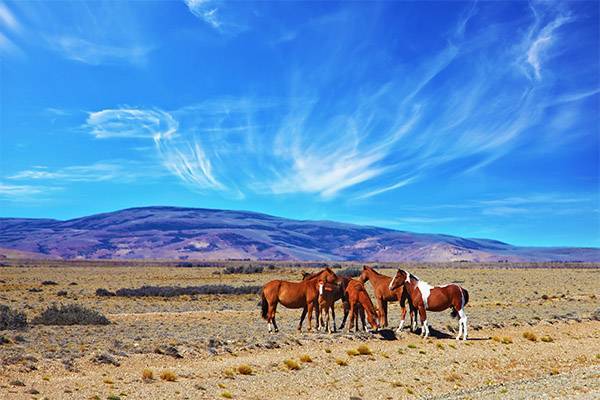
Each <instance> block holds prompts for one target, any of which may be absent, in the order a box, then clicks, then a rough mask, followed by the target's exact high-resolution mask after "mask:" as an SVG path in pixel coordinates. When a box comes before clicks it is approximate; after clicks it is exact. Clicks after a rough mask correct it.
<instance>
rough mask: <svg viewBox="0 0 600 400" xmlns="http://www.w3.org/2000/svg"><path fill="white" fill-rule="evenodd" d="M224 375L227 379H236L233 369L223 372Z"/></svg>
mask: <svg viewBox="0 0 600 400" xmlns="http://www.w3.org/2000/svg"><path fill="white" fill-rule="evenodd" d="M223 375H225V377H226V378H231V379H233V378H234V377H235V371H234V370H233V368H227V369H226V370H224V371H223Z"/></svg>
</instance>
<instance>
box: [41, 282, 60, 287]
mask: <svg viewBox="0 0 600 400" xmlns="http://www.w3.org/2000/svg"><path fill="white" fill-rule="evenodd" d="M42 285H43V286H55V285H58V283H56V282H54V281H42Z"/></svg>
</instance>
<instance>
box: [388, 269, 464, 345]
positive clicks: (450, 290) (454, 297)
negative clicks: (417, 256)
mask: <svg viewBox="0 0 600 400" xmlns="http://www.w3.org/2000/svg"><path fill="white" fill-rule="evenodd" d="M401 286H404V289H405V291H406V292H407V293H408V295H409V296H410V298H411V300H412V303H413V305H414V306H415V307H416V308H417V310H418V311H419V318H421V324H422V325H421V326H422V334H423V337H425V338H426V337H427V336H429V326H428V325H427V313H426V311H425V310H430V311H444V310H446V309H448V308H452V309H453V313H452V314H453V316H454V315H456V314H458V316H459V318H460V319H459V321H458V336H456V340H458V339H460V336H461V335H462V337H463V340H467V314H465V310H464V307H465V306H466V305H467V303H468V302H469V292H467V290H466V289H463V288H462V287H460V286H458V285H456V284H453V283H451V284H449V285H444V286H431V285H429V284H428V283H427V282H425V281H422V280H420V279H419V278H417V277H416V276H414V275H412V274H410V273H408V272H406V271H404V270H402V269H399V270H398V272H397V273H396V276H394V279H392V281H391V282H390V290H394V289H396V288H399V287H401ZM463 328H464V331H463Z"/></svg>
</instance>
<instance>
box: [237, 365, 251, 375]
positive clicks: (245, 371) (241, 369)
mask: <svg viewBox="0 0 600 400" xmlns="http://www.w3.org/2000/svg"><path fill="white" fill-rule="evenodd" d="M237 371H238V373H240V374H241V375H252V373H253V372H254V371H253V370H252V367H251V366H249V365H248V364H242V365H240V366H238V368H237Z"/></svg>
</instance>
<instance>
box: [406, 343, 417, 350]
mask: <svg viewBox="0 0 600 400" xmlns="http://www.w3.org/2000/svg"><path fill="white" fill-rule="evenodd" d="M406 347H408V348H409V349H416V348H417V345H416V344H412V343H410V344H409V345H408V346H406Z"/></svg>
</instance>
